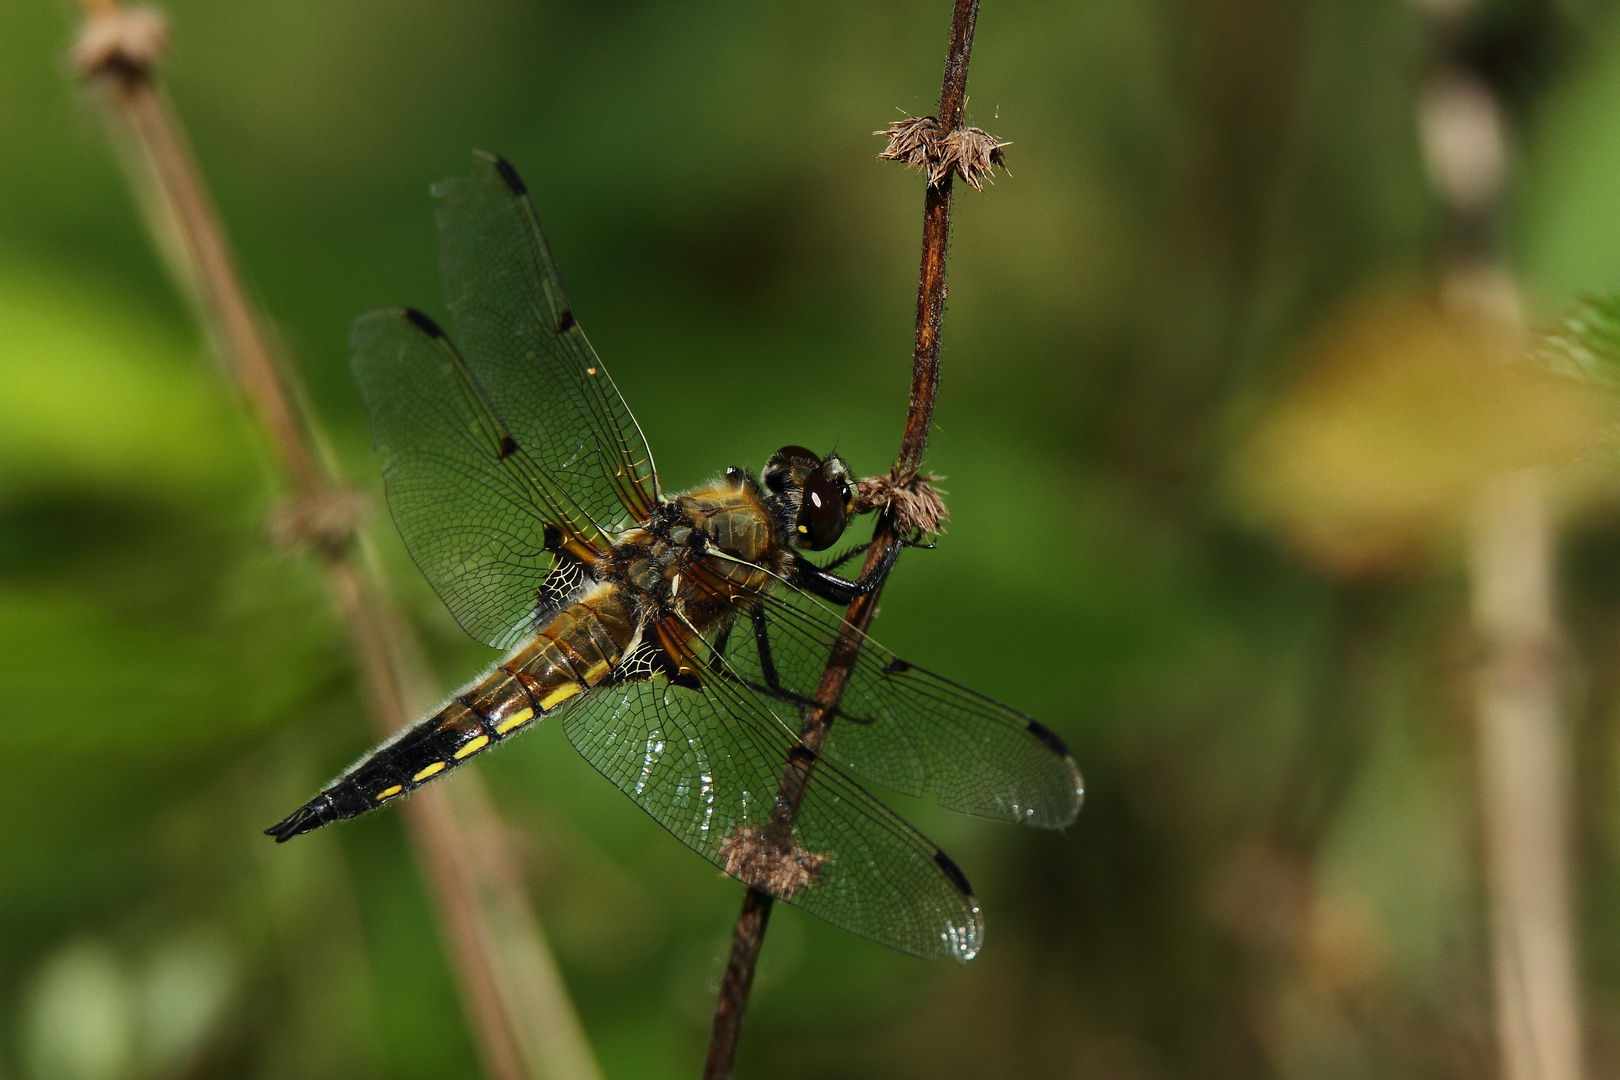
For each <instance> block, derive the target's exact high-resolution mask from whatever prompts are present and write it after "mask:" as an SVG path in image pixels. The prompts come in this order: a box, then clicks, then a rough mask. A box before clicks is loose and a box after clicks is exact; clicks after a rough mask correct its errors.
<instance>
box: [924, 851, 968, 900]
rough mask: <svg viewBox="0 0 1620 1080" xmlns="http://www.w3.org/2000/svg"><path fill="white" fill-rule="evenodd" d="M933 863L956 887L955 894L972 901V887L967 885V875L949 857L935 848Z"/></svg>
mask: <svg viewBox="0 0 1620 1080" xmlns="http://www.w3.org/2000/svg"><path fill="white" fill-rule="evenodd" d="M934 862H935V863H936V864H937V865H938V866H939V869H940V871H941V872H942V873H943V874H944V875H945V876H946V877H947V878H949V879H950V882H951V884H952V885H954V886H956V891H957V892H959V893H961V894H962V895H963V896H966V897H968V898H969V899H972V897H973V886H972V885H970V884H968V879H967V875H966V874H964V873H962V868H961V867H960V866H957V865H956V863H955V862H953V861H952V860H951V857H950V856H949V855H947V854H945V853H944V852H943V851H940V850H939V849H938V848H935V849H934Z"/></svg>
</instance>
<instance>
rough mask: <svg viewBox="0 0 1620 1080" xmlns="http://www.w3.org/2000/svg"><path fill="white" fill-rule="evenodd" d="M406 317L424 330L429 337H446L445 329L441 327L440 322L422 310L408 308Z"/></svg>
mask: <svg viewBox="0 0 1620 1080" xmlns="http://www.w3.org/2000/svg"><path fill="white" fill-rule="evenodd" d="M405 317H406V318H407V319H409V320H410V321H411V323H412V324H413V325H414V326H415V327H416V328H417V329H418V330H420V331H422V333H424V334H426V335H427V336H428V337H430V338H442V337H444V331H443V330H440V329H439V324H438V323H436V322H434V321H433V320H432V319H430V318H428V317H427V316H426V315H424V314H422V313H421V312H420V311H417V310H416V309H415V308H413V307H408V308H406V309H405Z"/></svg>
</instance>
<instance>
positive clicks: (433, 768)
mask: <svg viewBox="0 0 1620 1080" xmlns="http://www.w3.org/2000/svg"><path fill="white" fill-rule="evenodd" d="M442 772H444V762H442V761H435V762H434V763H433V764H431V765H429V766H428V767H427V768H425V769H423V770H422V771H421V772H419V773H417V774H416V775H415V776H413V777H411V783H413V784H419V783H421V782H422V781H423V780H426V779H427V778H428V777H430V776H438V775H439V774H440V773H442Z"/></svg>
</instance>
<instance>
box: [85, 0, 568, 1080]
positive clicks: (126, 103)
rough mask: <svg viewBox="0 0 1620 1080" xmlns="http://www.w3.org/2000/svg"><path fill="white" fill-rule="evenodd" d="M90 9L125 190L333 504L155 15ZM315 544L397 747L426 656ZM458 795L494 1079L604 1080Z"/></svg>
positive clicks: (460, 885) (458, 957) (462, 862)
mask: <svg viewBox="0 0 1620 1080" xmlns="http://www.w3.org/2000/svg"><path fill="white" fill-rule="evenodd" d="M82 7H83V10H84V13H85V16H86V19H87V24H86V30H85V33H84V35H83V37H82V38H81V44H80V48H79V50H78V57H77V58H78V60H79V62H80V65H81V69H82V74H83V75H84V76H85V77H86V78H87V79H91V80H93V81H94V82H96V83H97V84H99V85H100V87H101V88H102V89H103V90H104V91H105V94H106V101H107V103H108V105H109V106H110V107H111V109H110V111H111V113H112V116H113V117H114V118H115V119H116V120H118V121H120V122H121V127H122V131H123V133H125V134H126V135H127V136H128V139H129V141H130V143H131V144H132V146H131V149H132V150H133V154H132V158H133V160H131V161H130V162H129V164H130V165H131V169H130V172H131V177H130V179H131V182H132V184H133V185H134V186H135V188H136V191H137V194H138V195H140V196H141V201H142V203H143V206H144V207H145V209H146V210H147V212H148V216H149V218H150V221H149V224H150V225H151V227H152V231H153V234H154V236H155V237H156V238H157V240H158V242H159V245H160V247H161V248H162V249H163V251H164V253H165V254H166V255H168V256H170V258H171V263H172V264H173V265H172V269H173V270H174V272H175V275H176V277H177V278H178V279H179V281H180V283H181V285H182V287H183V288H184V289H185V290H186V292H187V294H188V295H189V297H190V298H191V300H192V301H193V304H194V306H195V307H196V308H197V312H198V315H199V318H200V320H201V321H202V323H203V325H204V327H205V328H206V329H207V330H208V332H209V334H210V336H211V337H212V339H213V343H214V345H215V347H216V349H217V351H218V352H219V353H220V354H221V355H222V357H223V358H224V360H225V361H226V363H227V365H228V367H229V369H230V371H231V372H232V373H233V374H234V376H235V378H236V379H237V381H238V382H239V383H240V385H241V387H242V389H243V392H244V394H245V396H246V398H247V401H248V403H249V405H250V407H251V408H252V409H253V410H254V412H255V413H256V414H257V415H258V417H259V419H260V421H261V422H262V424H263V426H264V429H265V432H266V434H267V435H268V437H269V442H270V444H271V446H272V448H273V450H274V451H275V453H276V455H277V456H278V458H279V459H280V461H281V463H282V465H283V467H284V468H285V469H286V471H287V474H288V477H289V479H290V481H291V484H292V487H293V490H294V493H295V498H296V499H298V500H300V501H304V502H309V503H315V502H319V501H321V500H330V499H332V498H334V496H335V494H336V493H337V492H338V490H339V489H338V487H337V485H336V482H335V479H334V478H333V477H332V476H331V475H330V474H329V472H328V470H327V469H326V468H325V467H324V466H323V464H322V463H321V461H320V459H319V457H318V455H317V454H316V453H315V451H314V450H313V449H312V440H311V439H310V438H309V434H308V432H307V431H306V429H305V426H304V424H303V422H301V419H300V417H299V415H298V410H297V409H296V408H295V407H294V406H293V404H292V400H293V398H292V395H290V394H289V393H288V392H287V386H286V383H285V381H284V380H286V379H289V378H290V375H289V374H288V373H286V372H283V371H281V370H278V367H277V365H276V363H275V359H274V355H273V353H272V351H271V348H270V346H269V344H268V340H267V337H266V335H265V333H264V331H263V328H262V327H261V325H260V323H259V321H258V318H257V315H256V313H255V312H254V310H253V308H252V305H251V304H250V303H249V302H248V300H247V297H246V292H245V290H244V289H243V288H242V285H241V281H240V279H239V277H238V275H237V272H236V268H235V265H234V263H233V260H232V259H231V255H230V250H229V247H228V245H227V243H226V240H225V235H224V231H223V229H222V227H221V226H220V224H219V221H218V219H217V217H216V215H215V213H214V211H213V207H212V205H211V202H210V200H209V198H208V195H207V191H206V189H205V187H204V184H203V181H202V178H201V174H200V172H199V171H198V170H197V168H196V166H195V163H194V162H193V160H192V158H191V155H190V153H189V151H188V148H187V146H186V142H185V139H184V136H183V135H182V133H181V130H180V127H179V123H178V120H177V119H176V117H175V116H174V114H173V112H172V110H171V109H170V108H169V106H168V103H167V102H166V101H165V100H164V98H163V97H162V95H161V94H160V93H159V91H158V89H157V88H156V86H155V85H154V84H153V81H152V79H151V75H150V66H151V64H152V63H153V62H154V61H155V60H156V58H157V53H158V52H159V51H161V46H162V42H163V27H162V25H161V23H160V22H159V21H158V18H157V16H156V15H155V13H152V12H149V11H130V10H127V9H122V8H120V7H119V6H118V5H117V3H116V2H115V0H83V3H82ZM305 539H307V540H309V541H311V546H312V547H313V548H314V550H316V551H317V552H318V553H319V554H320V556H321V558H322V561H323V563H324V565H325V569H326V576H327V583H328V587H329V589H330V591H331V594H332V599H333V603H334V605H335V606H336V608H337V609H338V612H339V614H340V616H341V617H342V620H343V623H344V627H345V629H346V630H347V632H348V635H349V639H350V644H351V647H352V648H353V649H354V653H355V658H356V661H357V663H358V665H359V667H360V670H361V673H362V675H363V678H364V682H365V689H366V700H367V703H368V706H369V710H370V714H371V719H372V722H373V726H374V728H375V729H376V730H377V732H378V733H379V734H387V733H389V732H392V731H395V730H397V729H399V728H401V727H403V726H405V725H406V724H407V723H409V722H410V720H411V719H412V718H413V717H414V715H415V714H416V712H417V711H418V710H419V709H420V707H421V706H422V705H424V704H426V702H425V701H423V700H421V699H422V698H423V697H431V695H423V694H421V693H420V692H418V693H414V694H413V693H412V692H411V690H412V688H411V687H410V685H409V681H408V679H406V678H404V677H403V675H404V664H403V663H402V661H403V660H405V659H406V658H407V656H409V655H412V654H414V652H415V646H414V643H413V642H412V641H410V639H409V631H408V630H406V629H405V627H404V624H403V622H402V621H401V620H400V619H398V618H397V617H394V616H393V615H392V614H391V612H390V606H389V604H388V603H387V601H386V600H385V598H384V597H383V595H382V592H381V590H380V589H379V588H378V586H377V585H376V583H375V582H374V581H372V580H371V579H370V577H369V576H368V575H367V574H366V573H365V572H364V571H363V570H362V568H361V567H360V565H359V562H358V561H357V559H356V557H355V552H356V546H355V542H354V537H353V534H352V531H339V532H337V533H331V534H327V535H320V536H308V537H305ZM460 788H461V792H462V795H463V798H462V799H461V800H460V801H461V803H462V805H461V806H460V808H459V810H460V812H459V813H458V812H457V808H456V807H454V806H453V805H452V800H451V797H450V793H449V789H447V788H443V787H440V788H429V789H426V790H423V791H422V792H420V793H419V794H418V795H417V797H416V798H414V799H412V800H411V801H410V802H409V803H407V804H406V805H405V807H404V808H403V810H404V813H405V818H406V823H407V826H408V830H409V833H410V836H411V841H412V844H413V848H414V850H415V852H416V856H417V861H418V864H419V865H420V867H421V870H422V873H423V875H424V877H425V878H426V879H427V881H428V884H429V886H430V890H431V893H432V895H433V898H434V901H435V911H436V913H437V916H438V919H439V923H440V930H441V934H442V936H443V938H444V942H445V946H446V948H447V950H448V952H449V954H450V958H451V967H452V970H454V972H455V973H456V977H457V982H458V985H459V987H460V990H461V994H462V999H463V1003H464V1006H465V1008H466V1012H467V1018H468V1021H469V1023H470V1024H471V1026H472V1029H473V1032H474V1034H475V1041H476V1043H477V1045H478V1047H479V1051H480V1053H481V1055H482V1057H483V1060H484V1066H485V1070H486V1072H488V1074H489V1075H491V1076H492V1077H498V1078H500V1080H527V1078H531V1077H548V1078H552V1080H565V1078H566V1080H595V1078H596V1077H598V1076H599V1073H598V1070H597V1068H596V1066H595V1063H594V1060H593V1058H592V1056H591V1054H590V1051H589V1048H588V1046H587V1045H586V1043H585V1041H584V1035H583V1032H582V1030H581V1028H580V1025H579V1021H578V1019H577V1017H576V1016H575V1014H574V1011H573V1008H572V1005H571V1003H570V1002H569V1000H568V998H567V995H566V992H565V991H564V990H563V988H562V985H561V982H560V979H559V978H558V977H557V973H556V969H555V966H554V964H553V963H552V961H551V955H550V952H549V950H548V949H547V946H546V944H545V941H544V939H543V937H541V935H540V932H539V928H538V925H537V924H536V922H535V920H534V917H533V915H532V913H531V911H530V908H529V904H528V901H527V898H526V897H525V896H524V893H523V888H522V884H521V876H520V875H519V873H518V872H517V869H516V861H515V858H514V856H513V855H512V853H511V851H510V849H509V847H508V846H507V845H506V843H505V840H504V833H503V832H502V830H501V826H500V823H499V821H498V820H497V819H496V818H495V817H494V814H493V812H492V811H491V810H490V808H489V806H488V802H487V799H485V798H484V797H483V796H482V794H481V790H480V789H479V788H478V785H477V781H476V778H475V777H472V776H468V777H465V778H463V779H462V781H461V784H460Z"/></svg>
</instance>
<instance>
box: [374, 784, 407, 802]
mask: <svg viewBox="0 0 1620 1080" xmlns="http://www.w3.org/2000/svg"><path fill="white" fill-rule="evenodd" d="M404 790H405V788H404V786H403V785H400V784H395V785H394V786H393V787H391V788H389V789H388V790H386V791H379V792H378V793H377V801H378V802H382V801H383V800H384V799H392V798H393V797H394V796H395V795H398V794H399V793H400V792H402V791H404Z"/></svg>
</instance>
